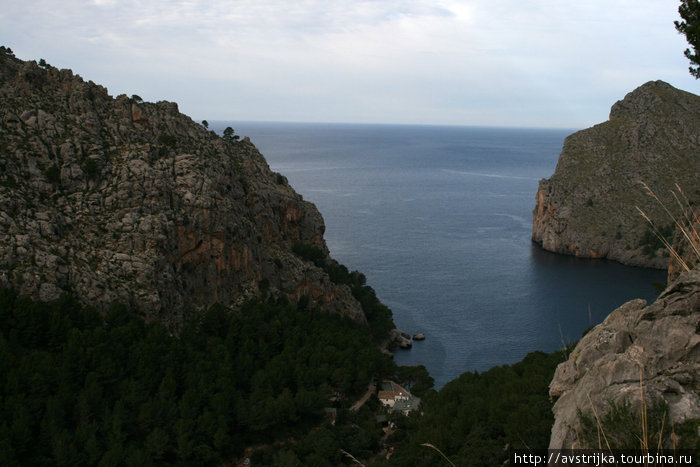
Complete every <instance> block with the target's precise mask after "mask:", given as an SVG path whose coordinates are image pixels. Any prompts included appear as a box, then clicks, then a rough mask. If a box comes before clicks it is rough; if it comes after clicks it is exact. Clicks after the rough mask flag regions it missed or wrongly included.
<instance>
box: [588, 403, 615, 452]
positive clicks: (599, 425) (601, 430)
mask: <svg viewBox="0 0 700 467" xmlns="http://www.w3.org/2000/svg"><path fill="white" fill-rule="evenodd" d="M588 402H589V403H590V404H591V408H592V409H593V415H594V416H595V422H596V425H597V426H598V449H600V450H602V449H603V445H602V443H601V442H600V435H601V434H602V435H603V439H605V445H606V446H607V447H608V451H609V452H610V453H612V448H611V447H610V443H609V442H608V437H607V436H605V430H604V429H603V424H602V423H601V421H600V417H598V411H597V410H596V409H595V405H593V401H592V400H591V395H590V394H589V395H588Z"/></svg>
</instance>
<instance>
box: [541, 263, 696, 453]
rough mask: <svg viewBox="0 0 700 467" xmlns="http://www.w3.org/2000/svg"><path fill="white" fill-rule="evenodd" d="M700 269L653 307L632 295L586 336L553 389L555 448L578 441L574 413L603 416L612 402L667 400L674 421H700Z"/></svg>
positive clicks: (557, 375)
mask: <svg viewBox="0 0 700 467" xmlns="http://www.w3.org/2000/svg"><path fill="white" fill-rule="evenodd" d="M698 329H700V268H698V267H696V268H695V269H694V270H692V271H691V272H688V273H685V274H683V275H681V276H680V277H679V278H678V280H677V281H676V282H674V283H673V284H671V285H670V286H669V287H668V288H667V289H666V290H665V291H664V292H663V293H662V294H661V295H660V296H659V298H658V299H657V300H656V301H655V302H654V303H653V304H652V305H649V306H646V302H645V301H644V300H632V301H630V302H628V303H626V304H624V305H623V306H621V307H620V308H618V309H617V310H615V311H613V312H612V313H611V314H610V315H609V316H608V318H607V319H606V320H605V321H604V322H603V323H601V324H599V325H598V326H596V327H595V328H593V330H591V331H590V332H589V333H588V334H586V335H585V336H584V337H583V338H582V339H581V341H580V342H579V343H578V345H577V346H576V348H575V349H574V350H573V352H572V353H571V355H570V356H569V359H568V360H567V361H566V362H564V363H562V364H560V365H559V366H558V367H557V369H556V372H555V373H554V378H553V379H552V382H551V384H550V386H549V394H550V397H552V398H553V399H556V403H555V404H554V409H553V410H554V417H555V422H554V426H553V428H552V437H551V439H550V445H549V447H550V449H568V448H577V447H595V446H581V445H580V444H579V442H580V440H579V439H578V438H577V433H580V432H581V429H580V422H579V418H578V415H577V411H578V410H579V409H580V410H581V411H582V412H583V413H584V414H586V415H587V416H589V417H591V418H593V415H592V412H593V410H592V405H591V404H595V408H596V411H597V413H598V415H599V416H600V417H602V416H603V414H604V413H605V412H606V411H607V410H608V409H609V407H610V406H609V403H608V401H613V402H615V403H618V404H619V403H622V402H623V401H628V402H630V403H631V406H632V407H639V406H640V401H641V394H642V392H641V390H640V387H641V386H640V380H642V381H643V387H644V395H645V400H646V403H647V404H651V403H652V402H653V401H656V400H658V399H663V400H665V401H666V402H667V403H668V408H669V412H670V417H671V420H672V421H673V422H674V423H675V424H679V423H682V422H683V421H685V420H688V419H696V418H700V334H698Z"/></svg>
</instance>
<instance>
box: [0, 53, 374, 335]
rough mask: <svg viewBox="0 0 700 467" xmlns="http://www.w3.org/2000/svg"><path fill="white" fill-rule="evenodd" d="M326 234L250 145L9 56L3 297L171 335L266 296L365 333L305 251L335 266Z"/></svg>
mask: <svg viewBox="0 0 700 467" xmlns="http://www.w3.org/2000/svg"><path fill="white" fill-rule="evenodd" d="M323 233H324V223H323V219H322V217H321V215H320V214H319V212H318V211H317V209H316V208H315V206H314V205H313V204H311V203H309V202H306V201H304V200H303V199H302V197H301V196H300V195H298V194H297V193H296V192H294V190H293V189H292V188H291V187H290V186H289V185H288V184H287V183H286V179H285V178H284V177H283V176H281V175H279V174H276V173H273V172H272V171H271V170H270V168H269V167H268V165H267V163H266V161H265V159H264V157H263V156H262V155H261V154H260V152H259V151H258V150H257V149H256V147H255V146H254V145H253V143H251V142H250V140H248V139H247V138H246V139H244V140H243V141H240V142H238V141H233V140H232V139H222V138H221V137H219V136H217V135H216V134H214V133H213V132H210V131H207V129H205V128H204V127H203V126H201V125H199V124H196V123H195V122H193V121H192V120H191V119H190V118H189V117H187V116H185V115H183V114H181V113H179V112H178V108H177V105H176V104H174V103H170V102H158V103H155V104H153V103H144V102H142V101H141V100H140V99H139V98H137V97H136V96H134V97H133V98H129V97H127V96H125V95H121V96H118V97H117V98H112V97H111V96H110V95H109V94H108V92H107V90H106V89H105V88H103V87H101V86H98V85H96V84H94V83H92V82H85V81H83V80H82V79H81V78H80V77H79V76H76V75H74V74H73V73H72V72H71V71H69V70H58V69H56V68H53V67H51V66H48V65H46V66H38V65H37V64H36V63H35V62H23V61H21V60H18V59H16V58H15V57H14V56H12V55H11V54H9V53H8V52H7V51H6V50H5V49H3V50H2V51H0V285H2V286H9V287H12V288H14V289H16V290H17V291H18V292H20V293H22V294H28V295H31V296H34V297H36V298H39V299H42V300H51V299H54V298H56V297H58V296H59V294H60V293H61V292H63V291H70V292H73V293H74V294H75V295H76V296H78V297H80V298H81V299H83V300H85V301H86V302H88V303H91V304H93V305H95V306H98V307H99V306H104V305H105V304H109V303H110V302H111V301H115V300H116V301H120V302H123V303H127V304H130V305H133V306H135V307H136V308H138V309H139V310H141V312H142V313H143V314H144V315H145V316H146V317H147V318H149V319H158V320H162V321H164V322H166V323H167V324H169V325H172V326H177V325H178V324H179V323H181V322H182V320H183V318H184V317H185V316H186V315H187V313H188V312H189V311H191V310H194V309H198V308H202V307H207V306H209V305H211V304H213V303H216V302H219V303H222V304H224V305H235V304H236V303H238V302H241V301H242V300H244V299H246V298H249V297H252V296H258V295H262V294H273V295H278V296H285V297H287V298H288V299H289V300H291V301H293V302H296V301H297V300H299V299H300V298H301V297H302V296H305V297H308V299H309V303H310V305H311V306H320V307H323V308H325V309H329V310H331V311H335V312H338V313H342V314H345V315H348V316H351V317H353V318H354V319H357V320H360V321H364V320H365V317H364V315H363V314H362V311H361V307H360V304H359V303H358V302H357V300H355V299H354V298H353V296H352V294H351V292H350V289H349V288H348V287H347V286H345V285H337V284H335V283H333V282H331V281H330V279H329V277H328V275H327V274H326V273H325V272H324V271H323V270H322V269H321V268H319V267H317V266H315V265H314V263H312V262H311V261H305V260H304V259H302V258H300V257H299V256H297V255H296V254H294V253H293V249H294V245H295V244H297V245H298V244H301V245H306V246H310V247H314V248H317V249H318V250H320V251H321V252H322V254H323V255H324V256H325V257H326V259H329V258H328V249H327V247H326V244H325V241H324V239H323Z"/></svg>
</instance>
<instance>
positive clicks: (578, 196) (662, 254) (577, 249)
mask: <svg viewBox="0 0 700 467" xmlns="http://www.w3.org/2000/svg"><path fill="white" fill-rule="evenodd" d="M698 166H700V97H698V96H696V95H694V94H690V93H687V92H684V91H680V90H678V89H675V88H673V87H672V86H670V85H669V84H666V83H664V82H662V81H655V82H649V83H646V84H644V85H643V86H641V87H639V88H637V89H636V90H634V91H633V92H631V93H629V94H628V95H627V96H626V97H625V98H624V99H623V100H622V101H619V102H617V103H616V104H615V105H613V107H612V109H611V111H610V119H609V120H608V121H607V122H604V123H601V124H599V125H596V126H594V127H592V128H589V129H587V130H583V131H579V132H577V133H574V134H573V135H571V136H569V137H568V138H567V139H566V140H565V142H564V147H563V149H562V152H561V155H560V156H559V162H558V164H557V168H556V171H555V173H554V175H553V176H552V177H551V178H549V179H544V180H542V181H540V185H539V189H538V191H537V195H536V198H535V199H536V203H535V209H534V211H533V226H532V239H533V241H535V242H537V243H539V244H540V245H541V246H542V247H543V248H545V249H546V250H549V251H552V252H555V253H563V254H571V255H575V256H580V257H589V258H609V259H613V260H616V261H619V262H621V263H624V264H629V265H635V266H645V267H654V268H666V267H667V265H668V254H667V252H666V251H665V250H663V249H662V248H659V246H660V245H658V244H657V243H656V241H655V240H654V237H653V235H651V233H650V232H648V229H649V227H648V223H647V222H646V221H645V220H644V219H643V218H642V216H641V215H640V214H639V212H638V211H637V209H636V206H639V207H640V208H641V209H643V210H644V211H645V212H646V213H647V214H648V215H649V217H650V218H651V219H652V220H653V221H655V222H656V223H657V225H658V226H659V227H660V228H661V229H662V230H665V231H666V233H671V232H672V230H673V229H672V227H671V221H670V220H669V218H668V216H667V215H666V214H665V213H664V212H663V208H662V207H661V205H660V204H659V203H658V202H656V201H654V200H653V199H652V198H651V197H650V196H648V194H647V193H646V191H645V189H644V188H643V186H642V182H644V183H646V184H647V185H648V186H649V187H650V188H651V189H652V190H653V191H654V192H655V193H656V194H657V195H658V196H659V198H660V199H661V201H662V202H663V203H664V204H666V205H667V206H675V205H676V202H675V201H674V199H673V198H672V196H671V194H670V190H671V189H672V188H673V187H674V186H675V184H676V183H677V184H678V185H680V187H681V188H682V189H683V190H684V193H685V194H686V196H688V198H690V200H691V202H695V203H698V202H700V175H699V174H700V172H699V171H698Z"/></svg>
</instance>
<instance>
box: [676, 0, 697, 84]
mask: <svg viewBox="0 0 700 467" xmlns="http://www.w3.org/2000/svg"><path fill="white" fill-rule="evenodd" d="M678 13H679V14H680V15H681V18H683V21H674V24H675V25H676V30H678V32H680V33H681V34H684V35H685V38H686V39H687V41H688V44H690V45H691V46H692V50H691V49H690V48H688V49H685V52H684V53H685V56H686V57H687V58H688V60H690V63H691V66H690V67H688V71H689V72H690V74H691V75H693V76H695V79H698V78H700V67H698V66H697V65H700V55H698V48H700V0H682V1H681V6H680V7H678ZM692 64H694V65H696V66H695V67H693V66H692Z"/></svg>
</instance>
